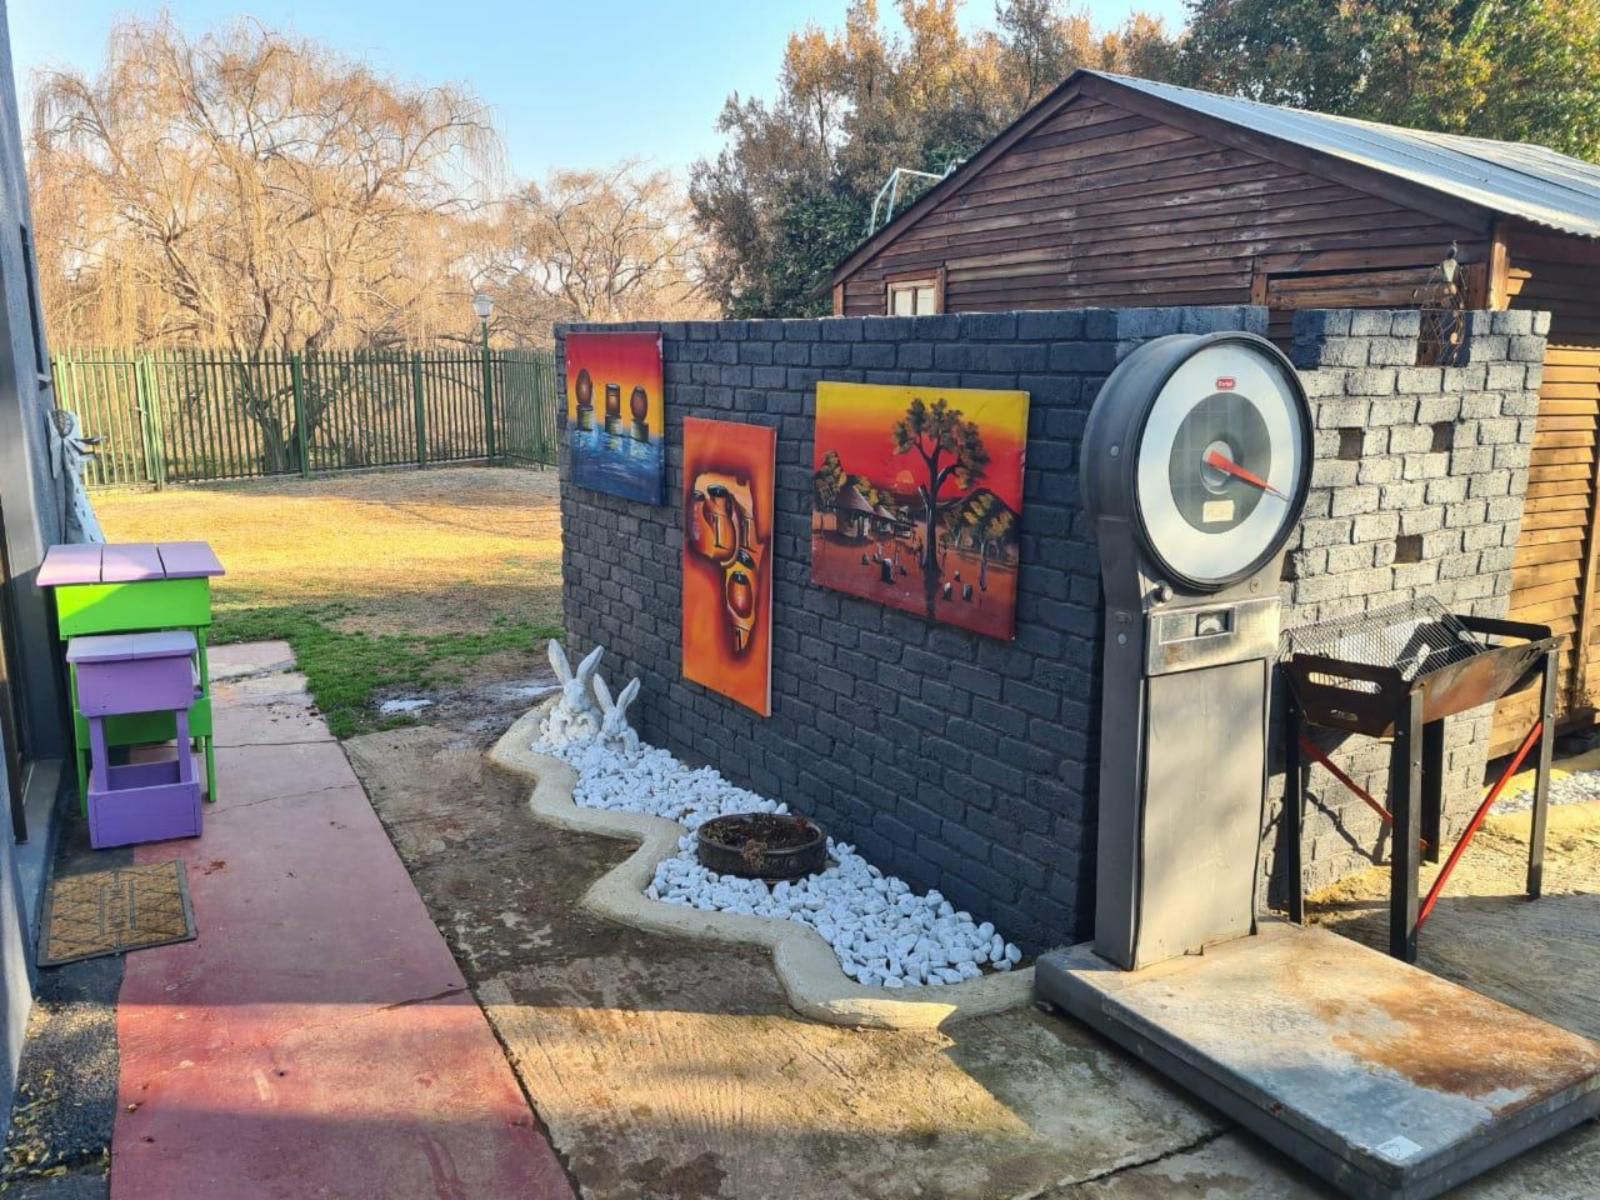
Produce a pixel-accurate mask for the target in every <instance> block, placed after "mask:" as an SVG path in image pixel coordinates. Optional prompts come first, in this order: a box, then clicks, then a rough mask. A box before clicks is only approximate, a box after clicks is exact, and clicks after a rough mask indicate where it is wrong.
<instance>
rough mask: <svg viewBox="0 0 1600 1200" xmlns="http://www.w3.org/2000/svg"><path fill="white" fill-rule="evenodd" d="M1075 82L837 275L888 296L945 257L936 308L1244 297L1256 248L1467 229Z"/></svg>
mask: <svg viewBox="0 0 1600 1200" xmlns="http://www.w3.org/2000/svg"><path fill="white" fill-rule="evenodd" d="M1376 191H1377V189H1376V188H1375V189H1374V192H1373V193H1368V192H1362V191H1357V190H1356V189H1355V188H1353V187H1349V186H1346V185H1345V184H1342V183H1336V182H1333V181H1331V180H1329V179H1326V178H1322V177H1319V176H1317V175H1315V174H1312V173H1310V172H1309V171H1307V170H1303V169H1300V168H1298V167H1295V166H1291V165H1289V164H1287V163H1284V162H1279V161H1275V160H1272V159H1268V158H1265V157H1262V156H1260V155H1257V154H1254V153H1250V152H1248V151H1245V150H1243V149H1239V148H1237V147H1232V146H1227V145H1224V144H1222V143H1221V142H1219V141H1216V140H1213V139H1210V138H1207V137H1204V136H1201V135H1199V134H1197V133H1194V132H1191V131H1189V130H1187V129H1182V128H1178V127H1177V126H1175V125H1171V124H1166V123H1163V122H1162V121H1159V120H1157V119H1155V118H1153V117H1150V116H1145V115H1141V114H1137V113H1134V112H1132V111H1129V110H1127V109H1124V108H1121V107H1119V106H1118V105H1116V104H1113V103H1110V102H1107V101H1104V100H1100V99H1096V98H1093V97H1089V96H1084V95H1079V96H1076V97H1074V98H1072V99H1071V100H1070V101H1069V102H1068V103H1067V104H1066V105H1065V107H1063V108H1062V109H1061V110H1060V111H1059V112H1057V113H1056V114H1055V115H1053V116H1052V117H1050V118H1049V119H1047V120H1045V121H1044V122H1042V123H1041V124H1040V125H1039V126H1038V127H1037V128H1035V129H1034V130H1033V131H1032V132H1030V133H1029V134H1028V135H1027V136H1026V137H1024V138H1022V139H1020V140H1019V141H1018V142H1016V144H1014V145H1013V146H1011V147H1010V148H1009V149H1008V150H1006V151H1005V152H1004V153H1002V154H1001V155H1000V156H999V157H997V158H996V159H995V160H994V161H993V162H991V163H990V164H989V165H988V166H987V167H985V168H984V169H982V170H980V171H978V172H976V173H975V175H974V176H973V178H972V179H971V180H970V181H968V182H967V183H966V185H965V186H963V187H962V188H960V189H959V190H958V191H956V192H954V193H952V194H951V195H950V196H949V197H947V198H946V199H944V200H943V201H942V202H940V203H939V204H937V205H936V206H934V207H933V208H932V209H930V210H929V211H928V212H927V213H926V214H925V215H924V216H923V217H922V218H921V219H920V220H918V221H917V222H915V223H914V224H913V225H911V226H910V227H909V228H908V229H906V230H905V231H904V232H903V233H901V234H900V236H899V237H897V238H896V239H895V240H893V241H891V242H889V243H888V244H887V245H886V246H885V247H884V248H883V249H882V250H881V251H879V252H878V253H877V254H876V255H875V256H874V257H873V258H871V259H869V260H867V261H866V262H865V263H863V264H862V265H861V266H860V267H859V268H858V269H857V270H856V271H855V272H854V273H853V274H852V275H850V276H849V277H848V278H847V279H846V280H845V281H844V283H843V288H842V300H843V310H844V314H845V315H848V316H866V315H872V314H877V313H883V312H884V311H885V302H886V295H885V288H884V280H885V278H886V277H887V276H890V275H904V274H906V273H908V272H917V271H929V272H931V271H933V270H935V269H937V268H939V267H943V268H944V269H945V273H946V274H945V289H946V290H945V300H946V308H947V311H950V312H970V311H984V310H988V311H995V310H1004V309H1013V308H1056V307H1078V306H1086V305H1087V306H1093V305H1157V304H1245V303H1249V302H1250V299H1251V281H1252V279H1253V278H1254V276H1255V275H1256V273H1257V271H1258V269H1260V270H1263V271H1267V272H1270V271H1274V270H1277V269H1278V268H1277V267H1276V266H1271V265H1269V266H1264V265H1263V263H1264V261H1265V260H1272V261H1273V262H1274V263H1277V262H1282V263H1284V264H1286V266H1285V268H1284V269H1291V270H1294V269H1301V270H1303V269H1306V268H1311V267H1312V266H1313V264H1312V263H1311V262H1310V261H1307V262H1305V263H1304V264H1298V263H1297V260H1299V259H1301V258H1304V259H1306V260H1317V262H1318V265H1321V264H1326V265H1327V266H1330V267H1338V268H1342V269H1371V268H1384V267H1391V266H1400V267H1410V266H1414V265H1419V264H1424V263H1433V262H1437V261H1438V260H1439V259H1440V258H1441V257H1442V256H1443V254H1444V251H1445V249H1446V248H1447V247H1448V246H1449V244H1450V243H1451V242H1452V241H1456V242H1459V243H1460V244H1461V248H1462V256H1463V258H1464V259H1466V260H1469V261H1470V260H1473V259H1475V258H1480V257H1481V256H1482V254H1483V252H1484V251H1483V248H1484V246H1485V245H1486V241H1487V237H1488V230H1487V228H1479V229H1471V228H1466V227H1463V226H1458V225H1454V224H1451V223H1448V222H1445V221H1441V220H1439V219H1438V218H1436V217H1433V216H1430V215H1427V214H1423V213H1420V212H1417V211H1415V210H1412V209H1409V208H1406V207H1404V206H1403V205H1402V204H1400V203H1399V202H1398V201H1395V200H1392V199H1389V198H1387V197H1385V196H1383V195H1381V194H1375V193H1376Z"/></svg>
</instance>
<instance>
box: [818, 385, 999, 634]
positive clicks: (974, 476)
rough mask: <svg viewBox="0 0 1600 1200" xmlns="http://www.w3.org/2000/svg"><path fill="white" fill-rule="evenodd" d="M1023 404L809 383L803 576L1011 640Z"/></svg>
mask: <svg viewBox="0 0 1600 1200" xmlns="http://www.w3.org/2000/svg"><path fill="white" fill-rule="evenodd" d="M1027 440H1028V393H1027V392H1015V391H988V390H983V389H975V388H924V387H901V386H881V385H876V384H858V383H827V382H824V383H819V384H818V385H817V423H816V450H815V459H814V461H813V463H812V466H813V474H812V485H813V497H812V516H811V579H812V582H813V583H818V584H821V585H822V586H823V587H829V588H835V589H837V590H839V591H841V592H849V593H850V594H851V595H853V596H860V597H862V598H864V599H867V600H876V601H877V602H878V603H880V604H887V605H889V606H890V607H892V608H899V609H904V610H905V611H906V612H910V613H916V614H917V615H919V616H924V617H928V618H931V619H933V620H936V621H943V622H946V623H948V624H951V625H959V626H961V627H962V628H963V629H971V630H973V631H974V632H977V633H983V634H987V635H989V636H990V637H996V638H1012V637H1015V636H1016V606H1017V566H1018V558H1019V546H1020V541H1021V539H1020V534H1019V526H1020V523H1021V519H1022V473H1023V461H1024V458H1025V455H1026V451H1027Z"/></svg>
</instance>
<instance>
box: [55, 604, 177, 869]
mask: <svg viewBox="0 0 1600 1200" xmlns="http://www.w3.org/2000/svg"><path fill="white" fill-rule="evenodd" d="M197 646H198V643H197V642H196V641H195V636H194V634H193V633H191V632H190V631H188V630H170V631H165V632H156V633H112V634H100V635H98V636H88V637H75V638H72V639H71V640H69V641H68V642H67V662H68V663H69V664H71V666H72V670H73V681H74V685H75V686H74V690H75V692H76V695H77V703H78V713H79V715H80V716H82V717H83V718H85V719H86V720H87V721H88V722H89V745H90V747H91V749H92V751H93V754H94V772H93V774H92V775H91V776H90V779H89V790H88V795H87V800H88V807H89V844H90V845H92V846H93V847H95V849H97V850H98V849H102V848H104V847H107V846H127V845H133V844H136V843H139V842H164V841H166V840H168V839H169V838H176V837H196V836H198V835H199V833H200V784H199V781H198V780H196V779H195V773H194V750H193V749H192V748H191V747H190V745H189V707H190V705H191V704H193V702H194V698H195V676H194V660H195V653H196V649H197ZM154 713H161V714H164V715H166V716H167V717H169V718H170V719H171V720H172V722H173V724H174V728H175V731H176V735H177V736H176V739H175V746H174V752H173V755H172V757H171V758H168V759H164V760H155V759H150V758H145V759H143V760H142V761H139V762H135V763H128V764H126V765H124V766H113V765H112V763H111V755H110V750H109V747H108V745H107V742H106V723H107V721H109V720H111V719H112V718H115V717H129V716H138V715H143V714H154Z"/></svg>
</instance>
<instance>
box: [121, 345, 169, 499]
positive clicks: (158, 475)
mask: <svg viewBox="0 0 1600 1200" xmlns="http://www.w3.org/2000/svg"><path fill="white" fill-rule="evenodd" d="M129 357H130V358H131V359H132V360H133V362H132V364H131V365H132V367H133V403H134V407H136V408H137V409H138V410H139V424H140V426H141V427H142V430H141V431H142V433H143V435H144V447H145V449H144V464H145V474H146V475H148V476H149V477H150V482H151V483H153V484H155V485H156V491H158V492H159V491H160V490H161V489H162V488H163V487H164V486H165V485H166V482H167V463H166V457H167V456H166V454H165V453H164V451H165V449H166V447H165V445H164V438H163V435H162V432H161V414H160V413H159V412H157V411H156V402H155V397H154V396H152V395H151V394H150V393H151V388H150V381H149V379H148V378H146V376H145V358H144V356H143V355H142V354H140V355H135V354H130V355H129Z"/></svg>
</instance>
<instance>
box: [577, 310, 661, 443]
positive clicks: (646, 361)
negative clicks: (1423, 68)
mask: <svg viewBox="0 0 1600 1200" xmlns="http://www.w3.org/2000/svg"><path fill="white" fill-rule="evenodd" d="M660 341H661V339H660V335H658V334H654V333H573V334H569V335H568V336H567V420H568V421H575V420H576V419H577V416H578V397H577V394H576V392H575V391H574V388H575V387H576V385H577V382H578V372H579V371H581V370H583V369H585V368H587V369H588V371H589V378H590V380H591V381H592V382H593V383H594V411H595V416H596V419H598V418H599V417H601V416H602V415H604V413H605V408H606V384H608V383H615V384H619V385H621V388H622V415H623V419H624V420H631V419H632V418H631V417H630V416H629V410H628V399H629V397H630V396H632V395H633V389H634V388H635V387H638V386H642V387H643V388H644V390H645V394H646V395H648V396H649V397H650V415H649V416H648V417H646V418H645V421H646V424H648V425H649V426H650V432H651V433H653V434H655V435H657V436H659V435H660V434H661V433H662V432H664V431H665V429H666V421H665V418H664V415H663V414H664V410H663V407H662V400H661V354H660V351H659V349H658V347H659V345H660Z"/></svg>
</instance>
